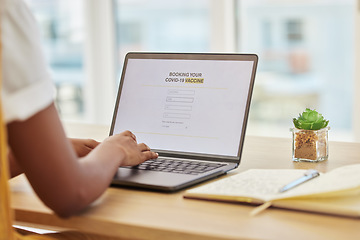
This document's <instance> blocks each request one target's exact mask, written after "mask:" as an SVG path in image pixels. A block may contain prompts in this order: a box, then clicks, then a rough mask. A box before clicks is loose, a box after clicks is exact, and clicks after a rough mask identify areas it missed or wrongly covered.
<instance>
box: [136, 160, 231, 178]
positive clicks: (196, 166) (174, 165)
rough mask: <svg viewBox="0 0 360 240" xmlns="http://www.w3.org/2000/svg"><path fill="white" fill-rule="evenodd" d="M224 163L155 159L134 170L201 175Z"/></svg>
mask: <svg viewBox="0 0 360 240" xmlns="http://www.w3.org/2000/svg"><path fill="white" fill-rule="evenodd" d="M224 165H226V164H224V163H208V162H195V161H188V160H172V159H163V158H162V159H155V160H148V161H146V162H144V163H142V164H139V165H137V166H135V167H133V168H135V169H140V170H151V171H162V172H174V173H182V174H193V175H194V174H201V173H204V172H207V171H211V170H214V169H216V168H219V167H221V166H224Z"/></svg>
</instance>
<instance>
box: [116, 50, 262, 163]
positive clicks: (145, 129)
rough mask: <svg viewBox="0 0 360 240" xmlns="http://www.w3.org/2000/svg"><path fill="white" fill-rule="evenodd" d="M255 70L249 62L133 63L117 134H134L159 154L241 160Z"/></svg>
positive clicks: (126, 74)
mask: <svg viewBox="0 0 360 240" xmlns="http://www.w3.org/2000/svg"><path fill="white" fill-rule="evenodd" d="M135 56H136V55H135ZM175 56H176V54H175ZM254 65H256V62H255V61H254V60H244V59H242V60H234V59H230V60H224V59H221V60H219V59H216V58H215V59H203V60H201V59H176V58H175V59H170V58H167V59H161V58H155V59H151V58H149V59H148V58H145V59H143V58H136V57H134V58H130V57H129V58H128V57H127V58H126V61H125V65H124V66H125V67H124V70H123V75H122V79H121V83H120V89H119V94H118V99H117V104H116V109H115V112H114V119H113V124H112V134H117V133H120V132H122V131H125V130H130V131H132V132H133V133H134V134H135V135H136V137H137V140H138V142H144V143H146V144H147V145H148V146H149V147H150V148H152V149H154V150H165V151H170V152H182V153H196V154H210V155H221V156H229V157H237V156H239V146H240V145H241V141H242V134H245V131H244V130H245V129H243V128H245V126H246V124H244V121H246V120H247V111H248V108H249V102H250V97H251V91H252V85H253V82H252V81H253V78H254V71H255V67H254Z"/></svg>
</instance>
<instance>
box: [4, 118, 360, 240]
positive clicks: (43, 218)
mask: <svg viewBox="0 0 360 240" xmlns="http://www.w3.org/2000/svg"><path fill="white" fill-rule="evenodd" d="M66 130H67V132H68V134H69V136H71V137H92V138H95V139H97V140H103V139H104V138H105V137H106V136H107V134H108V127H103V126H86V125H76V124H75V125H74V124H68V125H66ZM329 151H330V154H329V160H327V161H324V162H321V163H294V162H292V161H291V140H290V137H289V139H285V138H264V137H252V136H248V137H246V140H245V146H244V152H243V157H242V161H241V164H240V167H239V168H238V169H236V170H234V171H232V172H231V173H229V174H234V173H238V172H241V171H244V170H247V169H250V168H292V169H293V168H301V169H307V168H316V169H318V170H320V171H324V172H326V171H329V170H331V169H334V168H336V167H339V166H342V165H346V164H353V163H360V143H342V142H330V145H329ZM225 177H226V176H225ZM10 184H11V189H12V206H13V208H14V209H15V215H16V221H18V222H25V223H30V224H38V225H45V226H53V227H61V228H71V229H78V230H81V231H84V232H91V233H98V234H106V235H110V236H116V237H119V238H126V239H175V240H176V239H187V240H191V239H197V240H199V239H200V240H201V239H207V240H211V239H327V240H328V239H360V230H359V229H360V228H359V227H360V219H353V218H344V217H336V216H328V215H320V214H313V213H305V212H296V211H290V210H281V209H275V208H270V209H268V210H266V211H265V212H263V213H261V214H259V215H257V216H255V217H250V216H249V213H250V212H251V210H252V209H253V208H254V207H253V206H248V205H242V204H230V203H218V202H210V201H199V200H190V199H183V197H182V193H183V192H181V191H180V192H176V193H170V194H169V193H157V192H150V191H140V190H131V189H122V188H109V189H108V190H107V191H106V192H105V194H104V195H103V196H101V197H100V198H99V199H98V200H97V201H96V202H95V203H94V204H93V205H92V206H91V207H89V208H88V209H87V210H86V211H84V212H83V213H82V214H80V215H78V216H75V217H72V218H70V219H60V218H58V217H56V216H55V215H54V214H52V212H51V211H50V210H49V209H47V208H46V207H45V206H44V205H43V204H42V203H41V202H40V201H39V200H38V198H37V197H36V196H35V195H34V193H33V192H32V190H31V187H30V186H29V184H28V183H27V182H26V180H25V178H24V177H23V176H19V177H17V178H15V179H12V180H11V181H10Z"/></svg>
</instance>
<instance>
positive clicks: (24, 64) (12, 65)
mask: <svg viewBox="0 0 360 240" xmlns="http://www.w3.org/2000/svg"><path fill="white" fill-rule="evenodd" d="M0 2H1V3H4V4H3V6H2V9H1V10H2V11H1V15H0V16H1V24H2V25H1V29H2V35H1V40H2V51H3V53H2V56H1V57H2V63H3V67H2V69H3V84H2V86H3V88H2V94H1V95H2V104H3V110H4V116H5V121H6V122H11V121H14V120H25V119H27V118H29V117H31V116H32V115H34V114H35V113H37V112H39V111H40V110H42V109H44V108H46V107H47V106H49V105H50V104H51V103H52V102H53V100H54V96H55V88H54V85H53V83H52V81H51V76H50V71H49V68H48V66H47V64H46V61H45V57H44V54H43V50H42V47H41V39H40V34H39V29H38V26H37V23H36V21H35V19H34V17H33V15H32V13H31V12H30V10H29V9H28V7H27V6H26V4H25V3H24V2H23V1H22V0H0Z"/></svg>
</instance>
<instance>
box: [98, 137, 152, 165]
mask: <svg viewBox="0 0 360 240" xmlns="http://www.w3.org/2000/svg"><path fill="white" fill-rule="evenodd" d="M103 144H104V145H108V147H111V150H109V151H113V150H118V151H120V152H121V156H123V157H122V159H121V162H120V166H135V165H138V164H140V163H142V162H144V161H146V160H149V159H155V158H157V157H158V156H159V155H158V154H157V153H155V152H152V151H151V150H150V148H149V147H148V146H147V145H146V144H145V143H139V144H138V143H137V141H136V137H135V135H134V134H133V133H131V132H130V131H125V132H123V133H120V134H116V135H113V136H111V137H109V138H107V139H106V140H105V141H104V142H103ZM108 153H109V152H108Z"/></svg>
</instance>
